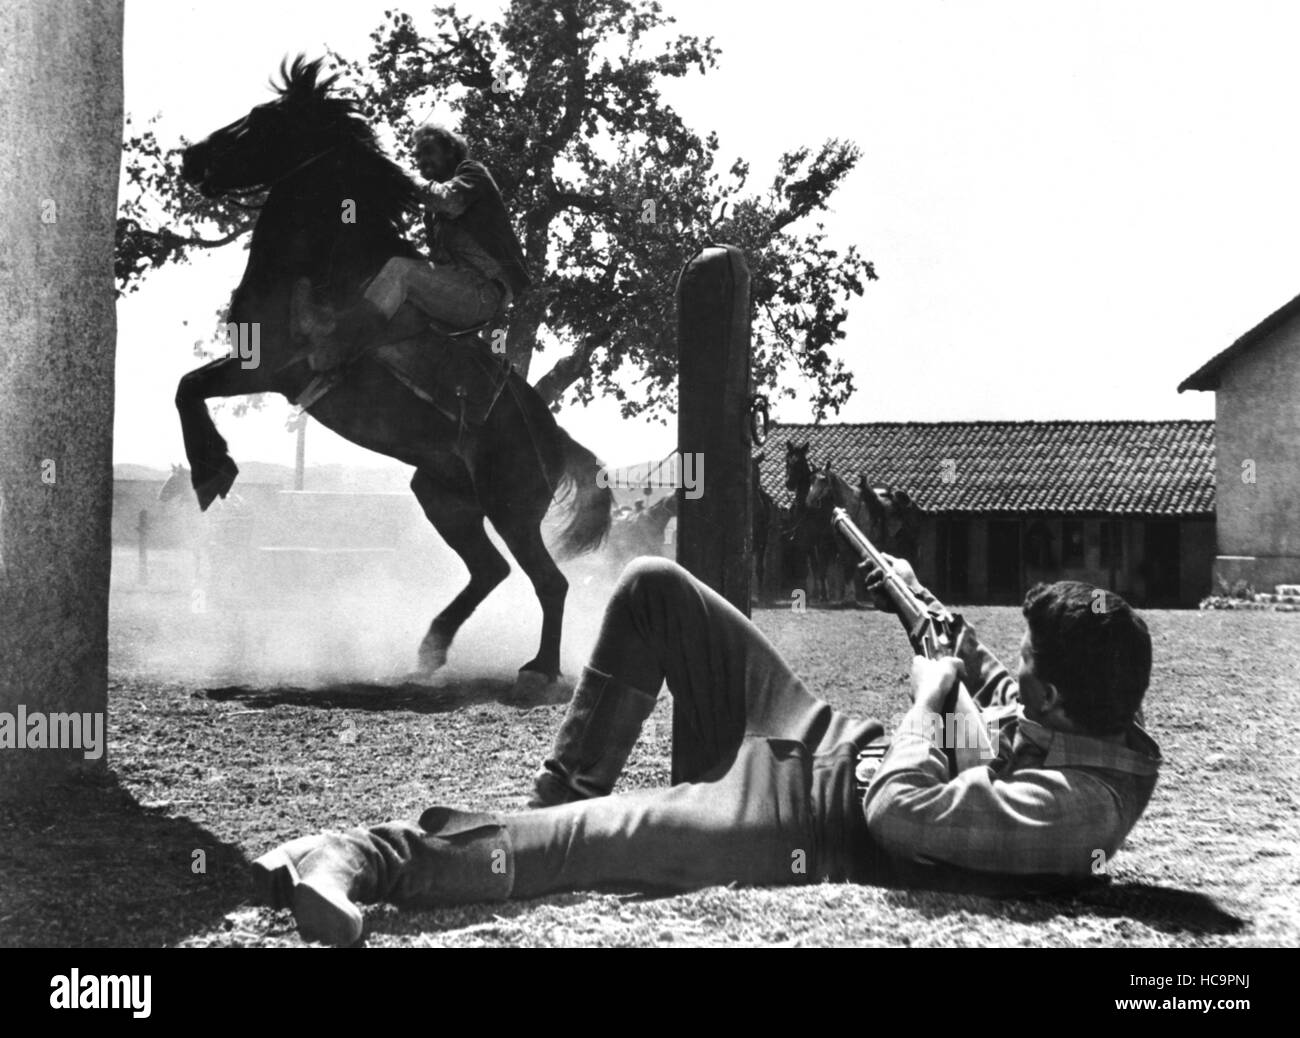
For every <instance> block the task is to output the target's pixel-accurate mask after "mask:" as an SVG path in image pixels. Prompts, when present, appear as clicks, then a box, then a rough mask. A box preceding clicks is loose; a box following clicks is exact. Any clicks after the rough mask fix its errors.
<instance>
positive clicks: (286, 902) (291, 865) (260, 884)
mask: <svg viewBox="0 0 1300 1038" xmlns="http://www.w3.org/2000/svg"><path fill="white" fill-rule="evenodd" d="M325 839H326V837H325V836H324V835H323V834H320V833H318V834H316V835H315V836H300V837H299V838H298V839H296V840H290V841H289V842H288V843H282V844H280V846H279V847H276V848H275V849H274V850H271V851H267V852H266V853H265V854H263V855H262V856H261V857H260V858H258V859H257V860H256V861H254V862H253V883H254V885H255V886H256V888H257V895H258V901H259V902H260V903H261V904H264V905H266V906H268V907H270V908H292V907H293V888H294V887H296V886H297V885H298V865H299V864H300V863H301V861H302V859H303V858H305V857H307V855H308V854H310V853H311V852H312V851H314V850H316V849H317V848H318V847H319V846H320V845H321V844H322V843H323V842H324V841H325Z"/></svg>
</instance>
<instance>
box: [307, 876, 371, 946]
mask: <svg viewBox="0 0 1300 1038" xmlns="http://www.w3.org/2000/svg"><path fill="white" fill-rule="evenodd" d="M293 917H294V919H296V920H297V921H298V933H299V934H301V935H302V938H303V940H305V941H321V942H323V943H325V944H332V945H334V946H335V947H346V946H347V945H349V944H355V943H356V942H357V941H359V940H360V939H361V931H362V928H363V922H364V920H363V918H362V915H361V910H360V909H359V908H357V906H356V905H354V904H353V903H352V902H351V901H349V900H348V899H347V898H346V897H344V896H343V895H342V894H341V893H340V892H338V891H337V890H334V889H332V888H330V887H328V886H316V885H315V884H313V882H312V880H310V879H305V880H303V881H302V882H300V883H299V884H298V885H297V886H295V887H294V888H293Z"/></svg>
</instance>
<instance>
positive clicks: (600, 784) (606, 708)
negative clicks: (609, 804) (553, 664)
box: [528, 667, 657, 807]
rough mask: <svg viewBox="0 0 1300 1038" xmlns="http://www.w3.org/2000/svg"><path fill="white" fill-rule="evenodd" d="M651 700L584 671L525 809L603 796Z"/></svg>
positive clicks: (651, 706)
mask: <svg viewBox="0 0 1300 1038" xmlns="http://www.w3.org/2000/svg"><path fill="white" fill-rule="evenodd" d="M656 698H657V697H656V696H653V695H651V694H650V693H648V692H643V691H641V690H640V689H638V688H633V687H632V686H630V685H624V684H622V683H620V682H617V681H615V680H614V679H613V678H611V677H610V676H609V675H608V674H603V673H601V672H600V671H598V670H593V669H592V668H591V667H584V668H583V671H582V677H581V678H580V679H579V681H578V687H577V688H575V689H574V690H573V698H572V699H571V700H569V708H568V711H567V712H566V713H565V715H564V721H563V723H562V724H561V725H560V730H559V732H557V733H556V736H555V745H554V746H553V747H552V749H551V755H550V756H549V757H547V758H546V761H545V762H544V763H543V764H542V769H541V771H539V772H538V773H537V778H536V780H535V782H534V786H533V788H534V793H533V798H532V799H531V800H530V801H529V802H528V806H529V807H551V806H553V805H555V804H567V803H569V802H570V801H574V800H586V799H589V798H591V797H603V796H608V795H609V793H610V791H611V790H612V789H613V788H614V783H615V782H616V781H618V776H619V775H620V774H621V773H622V771H623V765H624V764H626V763H627V758H628V756H629V754H631V752H632V747H633V746H634V745H636V740H637V738H638V737H639V736H640V734H641V726H642V725H643V724H644V723H645V719H646V718H647V717H649V716H650V714H651V712H652V711H653V710H654V708H655V700H656Z"/></svg>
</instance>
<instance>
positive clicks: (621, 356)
mask: <svg viewBox="0 0 1300 1038" xmlns="http://www.w3.org/2000/svg"><path fill="white" fill-rule="evenodd" d="M433 14H434V19H435V22H436V25H437V29H436V31H435V32H434V33H433V34H432V35H431V36H422V35H421V34H420V32H419V31H418V30H417V28H416V26H415V23H414V21H413V20H412V18H411V17H410V16H409V15H407V14H403V13H400V12H393V11H390V12H388V13H387V16H386V19H385V21H384V23H383V24H382V25H381V26H379V27H378V28H377V29H376V30H375V31H374V32H373V33H372V34H371V45H372V46H371V50H370V53H369V54H368V55H367V56H366V57H365V58H363V59H360V60H346V59H344V58H342V57H340V56H338V55H331V62H332V65H333V66H334V68H335V69H336V70H337V71H339V72H341V73H343V76H342V81H344V82H348V83H350V84H352V86H353V89H354V90H355V92H356V95H357V96H358V98H359V99H360V101H361V105H362V110H363V112H364V113H365V114H366V116H367V117H368V118H370V119H371V120H372V121H373V122H374V123H375V124H376V125H386V126H387V127H389V128H390V129H391V130H393V131H394V137H395V139H396V140H397V141H398V142H399V145H398V147H399V151H400V152H401V153H400V154H399V155H398V158H399V160H406V161H409V153H408V152H407V151H406V148H407V147H408V145H409V140H410V130H411V129H412V128H413V127H414V125H415V122H416V121H417V119H418V117H419V115H420V114H421V113H422V112H424V111H427V110H428V109H429V107H430V106H431V105H432V104H433V103H434V102H437V101H443V102H445V103H446V104H448V105H449V106H450V107H451V109H452V110H453V111H454V112H455V114H456V117H457V119H458V123H459V125H458V127H457V128H458V129H459V130H460V132H461V133H462V134H463V135H464V136H465V137H466V138H467V139H468V140H469V141H470V146H471V151H472V153H473V154H474V155H475V157H477V158H479V159H481V160H482V161H483V162H485V163H486V164H487V166H488V167H489V169H491V170H492V172H493V175H494V176H495V178H496V179H497V182H498V184H499V185H500V187H501V190H502V193H503V195H504V197H505V199H506V203H507V206H508V207H509V208H510V210H511V212H512V213H513V214H514V215H515V218H516V220H517V228H518V230H519V232H520V240H521V241H522V243H523V245H524V250H525V253H526V254H527V257H528V261H529V266H530V269H531V271H532V274H533V277H534V284H533V287H532V288H530V289H529V290H528V291H527V292H525V293H523V294H521V296H520V297H519V298H518V299H517V300H516V301H515V303H514V306H513V308H512V313H511V315H510V325H509V330H508V335H507V342H506V348H507V352H508V354H509V356H510V359H511V360H512V362H513V363H514V364H515V366H516V367H517V368H518V369H520V370H521V371H522V372H523V373H524V374H525V375H527V374H529V369H530V366H531V361H532V359H533V354H534V350H535V344H536V342H537V340H538V336H539V335H540V336H544V337H545V341H546V342H547V343H548V344H549V343H554V344H557V345H558V346H559V347H560V352H561V356H560V358H559V360H558V361H557V362H556V363H555V364H554V366H553V367H552V368H551V369H550V370H549V371H547V372H546V373H545V374H543V375H542V376H541V377H540V378H539V379H537V380H536V381H535V383H534V384H535V385H536V386H537V388H538V390H539V391H540V392H541V393H542V395H543V396H544V397H545V398H546V399H547V400H548V401H550V402H551V403H552V404H557V403H558V402H559V401H560V400H561V399H562V397H563V396H564V395H565V394H566V392H569V391H572V392H574V393H576V395H577V397H578V398H579V399H582V400H590V399H591V398H592V397H593V396H596V395H610V396H613V397H615V398H617V399H618V400H619V401H620V402H621V406H622V411H623V413H624V415H626V416H629V417H630V416H633V415H636V414H641V413H646V414H652V415H659V416H662V415H663V414H665V413H666V412H667V411H668V410H670V409H671V408H672V406H673V404H674V402H675V381H676V329H675V316H674V304H673V290H674V286H675V283H676V278H677V274H678V272H679V271H680V269H681V266H682V264H683V263H684V262H685V260H687V259H689V258H690V257H691V256H692V255H694V254H695V252H696V251H698V249H699V248H701V247H702V246H704V245H706V244H711V243H727V244H733V245H737V246H739V247H740V248H741V249H742V250H743V251H744V253H745V255H746V257H747V259H748V261H749V265H750V272H751V299H752V305H753V311H752V312H753V341H754V378H755V384H756V387H758V389H759V390H760V391H767V392H769V393H770V392H772V387H773V386H776V385H777V384H778V383H780V384H782V386H783V388H782V390H781V392H783V393H784V394H785V395H787V396H793V395H794V389H793V388H792V387H791V386H790V385H789V384H788V383H789V379H787V378H783V376H786V375H790V374H800V375H803V376H806V377H807V378H808V379H810V380H811V383H812V384H813V385H814V386H815V393H814V399H813V400H812V401H811V404H812V409H813V411H814V414H815V416H816V417H817V418H821V417H822V416H824V415H825V414H826V413H827V412H828V411H837V410H838V409H839V406H840V405H841V404H842V403H843V402H844V401H845V400H847V399H848V397H849V395H850V394H851V392H852V390H853V382H852V376H851V373H849V372H848V371H847V370H846V369H845V367H844V364H843V361H842V359H841V358H839V357H837V356H836V355H835V353H834V349H835V347H836V344H837V343H838V342H839V341H840V340H841V339H842V338H843V331H842V325H843V322H844V320H845V317H846V309H845V307H846V304H847V302H848V301H849V299H850V298H851V297H852V296H854V295H861V294H862V292H863V290H864V286H865V283H866V282H867V281H870V280H874V278H875V272H874V270H873V269H872V266H871V264H870V263H869V262H867V261H866V260H865V259H863V258H862V256H861V255H860V254H859V252H858V250H857V248H856V246H850V247H849V248H848V249H847V250H845V251H842V252H841V251H839V250H836V249H835V248H832V247H831V245H830V244H829V242H828V237H827V233H826V230H825V227H824V225H823V224H822V223H821V222H820V221H819V216H820V214H822V213H824V212H825V211H826V209H827V206H828V200H829V199H830V197H831V196H832V195H833V193H834V192H835V190H836V189H837V188H838V187H839V186H840V184H842V183H843V181H844V179H845V177H846V176H848V174H849V173H850V172H851V171H852V170H853V168H854V166H855V164H856V163H857V161H858V159H859V151H858V149H857V147H856V146H854V145H853V144H851V143H848V142H844V141H838V140H829V141H827V142H825V143H824V144H822V145H821V146H820V147H816V148H810V147H798V148H795V149H794V150H792V151H789V152H787V153H786V154H785V155H783V156H782V158H781V159H780V161H779V162H778V168H777V170H776V173H775V175H774V176H773V177H772V179H771V181H770V182H769V183H768V184H767V186H766V187H765V188H761V189H757V190H754V189H751V188H750V186H749V181H750V172H751V171H750V168H749V165H748V163H746V162H744V161H739V162H736V163H734V164H733V165H732V166H731V167H730V168H729V169H727V170H725V171H721V170H719V169H718V163H717V159H718V152H719V147H720V144H719V139H718V137H717V135H716V134H714V133H709V134H706V135H704V136H701V135H699V134H698V133H696V132H695V131H694V130H692V129H691V128H690V127H688V126H686V125H685V123H684V122H683V120H682V119H681V117H680V116H679V115H678V113H677V112H676V111H674V110H673V108H672V107H671V106H670V105H669V104H667V103H666V102H665V101H664V99H663V97H662V95H661V92H660V87H661V85H662V84H663V83H664V82H665V81H666V80H669V79H679V78H682V77H686V76H688V75H694V74H698V75H705V74H707V73H708V71H709V70H710V69H713V68H714V67H715V66H716V62H717V58H718V56H719V54H720V51H719V50H718V49H717V48H716V47H715V46H714V44H713V41H712V40H711V39H704V40H701V39H699V38H698V37H695V36H690V35H682V34H679V35H672V31H671V28H670V27H671V26H672V24H673V19H672V18H670V17H668V16H666V15H664V14H663V12H662V10H661V8H660V7H659V5H658V4H657V3H655V2H652V0H558V2H547V3H541V2H537V0H514V2H512V3H510V4H509V5H508V7H507V8H506V10H505V11H504V13H503V15H502V16H501V17H500V19H499V20H498V21H496V22H494V23H491V24H487V23H484V22H482V21H480V20H477V19H472V18H468V17H465V16H462V15H461V14H460V13H458V12H457V10H456V9H455V7H454V6H449V7H438V8H435V9H434V12H433ZM126 150H127V167H126V168H127V177H128V189H129V190H134V194H129V195H128V198H127V201H126V202H125V203H124V204H123V212H122V219H121V220H119V228H118V231H119V233H118V246H119V247H118V277H119V282H120V284H121V285H122V286H123V288H124V290H126V289H129V288H130V287H132V286H133V285H134V284H135V283H136V282H137V281H138V279H139V277H140V276H141V274H142V273H143V272H144V271H145V270H147V269H148V268H149V267H150V266H159V265H161V264H163V263H167V262H173V261H178V260H184V259H185V257H186V256H187V255H188V254H189V253H190V252H191V250H193V249H194V248H210V247H214V246H216V245H220V244H224V243H226V242H228V241H232V240H234V239H235V238H236V237H238V236H239V235H240V234H242V233H243V231H244V230H246V229H247V227H248V226H249V225H250V224H251V213H250V211H249V210H248V209H246V208H237V207H235V206H233V205H231V204H229V203H228V202H226V201H223V200H220V199H217V200H207V199H201V198H199V196H198V195H197V194H196V193H194V192H191V191H188V190H186V189H184V188H183V187H181V185H180V182H179V178H178V177H177V176H176V172H177V168H178V157H177V156H178V152H176V151H171V152H167V151H164V150H163V149H162V148H161V147H160V146H159V144H158V142H157V141H156V139H155V138H154V135H153V134H152V132H150V131H148V130H146V131H144V132H141V133H136V134H134V135H132V134H128V140H127V144H126ZM151 212H155V213H158V214H159V215H160V216H161V217H162V219H163V220H164V221H165V222H164V223H163V224H162V226H161V227H160V229H158V230H146V229H145V227H146V225H147V222H148V220H147V217H148V215H149V214H150V213H151ZM169 224H170V226H169ZM629 381H630V382H631V383H632V385H633V389H632V390H631V391H629V390H628V389H627V388H626V386H627V384H628V382H629Z"/></svg>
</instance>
